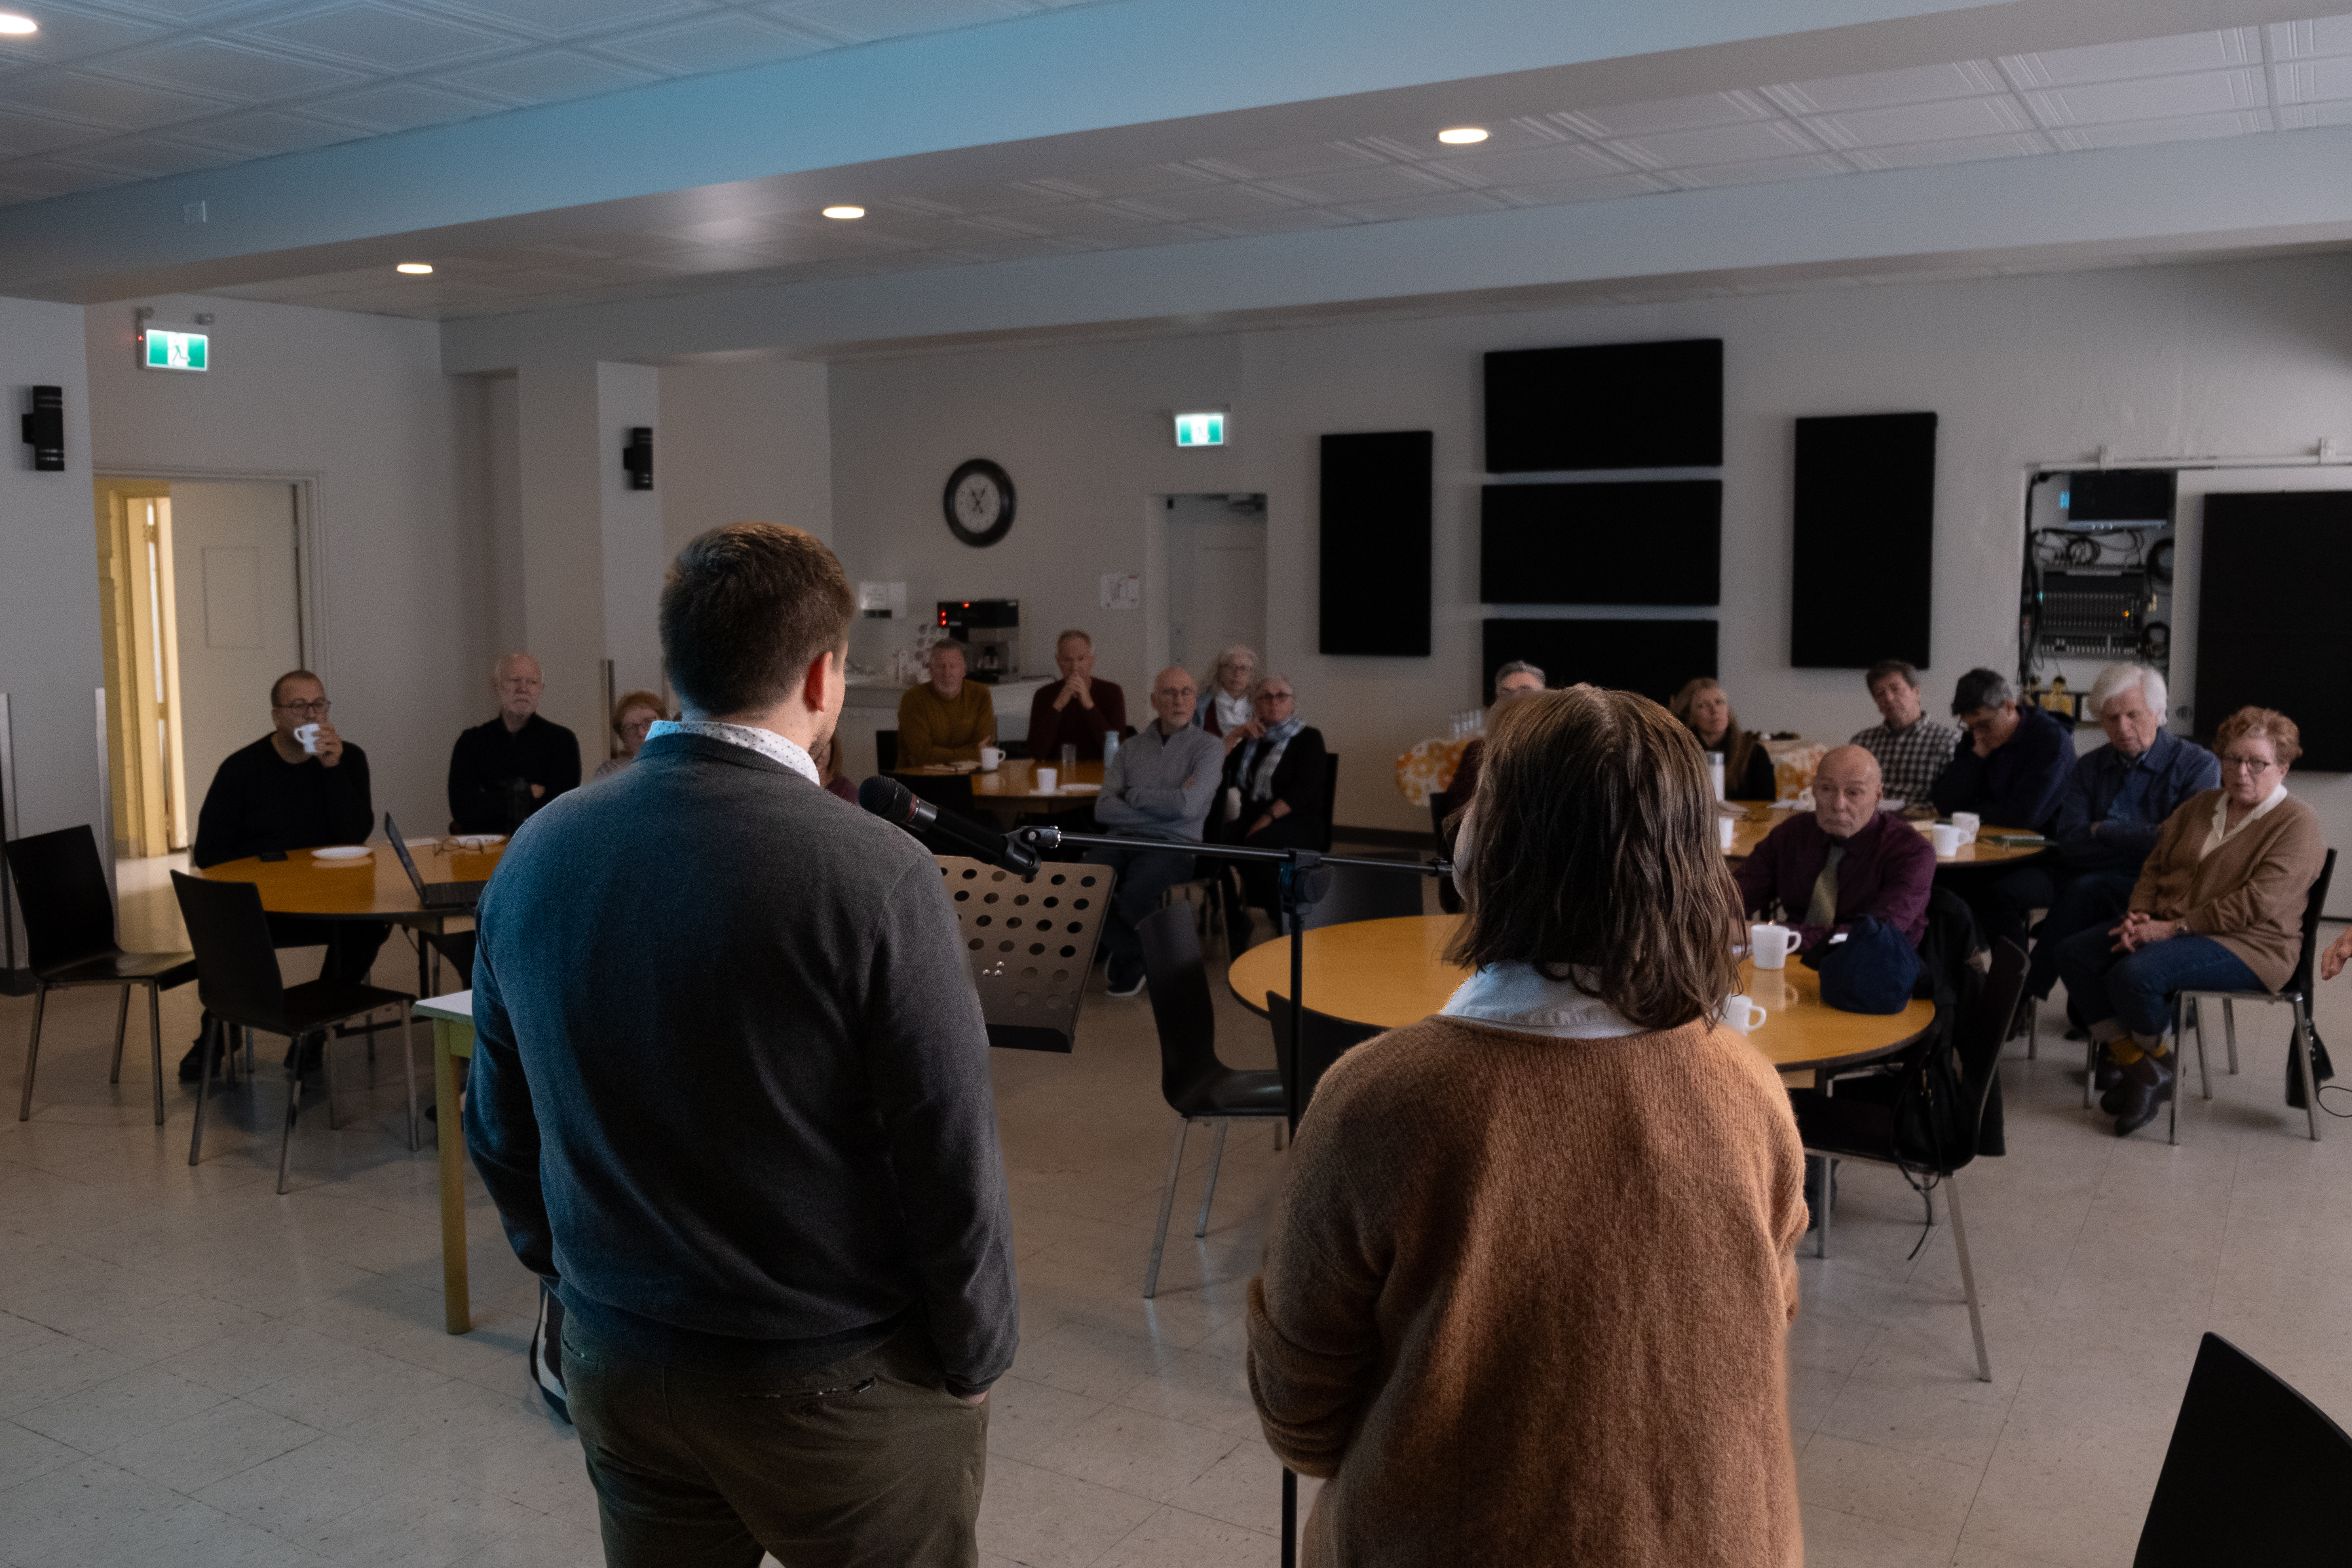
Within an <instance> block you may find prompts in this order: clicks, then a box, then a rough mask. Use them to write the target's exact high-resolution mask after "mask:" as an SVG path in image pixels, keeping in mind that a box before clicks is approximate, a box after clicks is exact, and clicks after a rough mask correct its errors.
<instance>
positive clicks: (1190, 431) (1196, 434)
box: [1176, 414, 1225, 447]
mask: <svg viewBox="0 0 2352 1568" xmlns="http://www.w3.org/2000/svg"><path fill="white" fill-rule="evenodd" d="M1176 444H1177V445H1178V446H1179V447H1222V446H1223V445H1224V444H1225V416H1223V414H1179V415H1178V416H1176Z"/></svg>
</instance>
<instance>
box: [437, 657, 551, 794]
mask: <svg viewBox="0 0 2352 1568" xmlns="http://www.w3.org/2000/svg"><path fill="white" fill-rule="evenodd" d="M546 687H547V679H546V677H545V676H544V675H542V674H541V671H540V668H539V660H537V659H535V658H531V657H530V655H529V654H527V653H510V654H508V655H507V656H506V657H505V658H501V659H499V662H498V663H497V664H496V665H494V666H492V667H491V669H490V692H491V695H492V696H493V697H495V698H496V699H497V700H498V704H499V712H498V717H497V718H495V719H488V720H485V721H482V722H481V723H479V724H477V725H476V726H474V728H472V729H470V730H467V731H464V732H463V733H461V734H459V735H458V737H457V744H456V745H454V746H452V747H450V749H449V824H450V830H451V831H452V832H456V833H512V832H513V831H514V830H515V829H516V828H518V827H520V826H522V823H523V820H524V819H525V818H526V817H528V816H530V815H531V814H532V813H533V812H536V811H538V810H539V809H540V808H541V806H544V805H546V804H547V803H548V802H549V801H551V800H553V799H554V798H555V797H556V796H558V795H562V794H563V793H564V792H565V791H567V790H574V789H578V788H579V787H580V738H579V737H578V736H576V735H574V734H573V733H572V731H570V730H567V729H565V728H564V727H563V726H562V725H561V724H558V723H555V722H554V721H551V720H550V719H548V718H547V717H546V716H545V715H543V714H542V713H541V712H540V710H539V699H540V694H541V692H542V691H544V690H545V689H546Z"/></svg>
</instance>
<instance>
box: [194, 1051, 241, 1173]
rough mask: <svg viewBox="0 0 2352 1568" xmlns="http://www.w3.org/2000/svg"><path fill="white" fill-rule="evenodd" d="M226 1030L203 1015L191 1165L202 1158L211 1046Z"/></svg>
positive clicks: (209, 1085)
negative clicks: (201, 1053) (201, 1057)
mask: <svg viewBox="0 0 2352 1568" xmlns="http://www.w3.org/2000/svg"><path fill="white" fill-rule="evenodd" d="M227 1031H228V1026H227V1025H226V1024H224V1023H222V1022H221V1021H220V1020H219V1019H218V1018H215V1017H214V1016H212V1015H211V1014H209V1013H207V1014H206V1015H205V1034H204V1042H203V1043H204V1055H205V1060H204V1070H203V1071H201V1072H199V1073H198V1074H197V1075H196V1124H195V1126H194V1129H193V1130H191V1131H189V1133H188V1163H189V1164H191V1165H193V1164H194V1163H196V1162H197V1161H199V1160H201V1159H203V1158H204V1154H205V1090H207V1089H210V1088H211V1087H212V1082H213V1059H214V1058H213V1046H214V1043H215V1041H217V1040H218V1039H219V1038H220V1037H221V1036H222V1035H224V1034H226V1033H227ZM230 1044H231V1046H232V1047H234V1045H235V1042H234V1041H231V1042H230Z"/></svg>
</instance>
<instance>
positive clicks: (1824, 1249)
mask: <svg viewBox="0 0 2352 1568" xmlns="http://www.w3.org/2000/svg"><path fill="white" fill-rule="evenodd" d="M1821 1160H1822V1206H1821V1212H1820V1213H1819V1214H1817V1215H1814V1218H1816V1219H1817V1220H1819V1221H1820V1222H1821V1223H1820V1224H1818V1225H1816V1226H1814V1227H1813V1256H1814V1257H1815V1258H1827V1257H1828V1256H1829V1255H1830V1211H1831V1210H1832V1209H1833V1208H1835V1207H1837V1203H1836V1200H1835V1196H1834V1194H1836V1192H1837V1185H1836V1183H1837V1162H1836V1161H1835V1160H1832V1159H1831V1158H1830V1157H1829V1156H1828V1155H1826V1154H1824V1155H1822V1157H1821Z"/></svg>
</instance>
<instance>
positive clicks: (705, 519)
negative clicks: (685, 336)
mask: <svg viewBox="0 0 2352 1568" xmlns="http://www.w3.org/2000/svg"><path fill="white" fill-rule="evenodd" d="M828 386H829V377H828V373H827V369H826V367H825V366H824V365H821V364H812V363H807V362H805V361H803V360H794V359H786V358H784V357H783V356H782V355H781V354H768V355H761V356H758V357H754V358H748V359H735V360H720V361H716V362H710V363H696V364H676V365H665V366H663V367H662V371H661V413H662V422H661V424H660V425H659V426H657V427H656V430H655V433H654V488H655V489H656V491H657V492H659V494H660V495H661V498H662V534H663V541H662V542H663V552H662V553H663V564H664V565H665V567H666V566H667V564H668V558H669V557H671V556H674V555H676V554H677V552H678V551H679V550H681V549H682V548H684V547H685V545H686V542H687V541H688V540H690V539H692V538H693V537H694V536H695V535H697V534H698V533H701V532H703V531H706V530H708V529H712V528H716V527H718V526H719V524H720V523H725V522H745V521H761V522H788V523H790V524H792V525H793V527H795V528H804V529H806V530H808V531H810V532H811V533H814V534H815V535H816V536H817V537H818V538H819V539H825V540H830V539H831V538H832V537H833V436H832V427H831V409H830V407H829V405H828V403H827V396H828V390H827V389H828Z"/></svg>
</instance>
